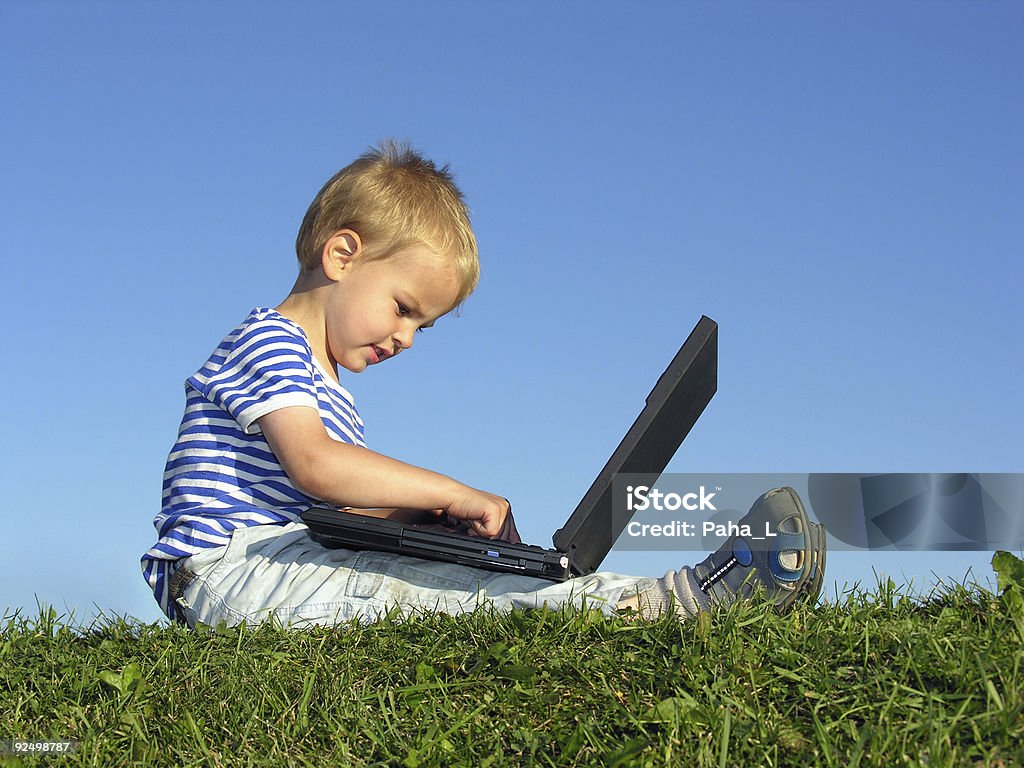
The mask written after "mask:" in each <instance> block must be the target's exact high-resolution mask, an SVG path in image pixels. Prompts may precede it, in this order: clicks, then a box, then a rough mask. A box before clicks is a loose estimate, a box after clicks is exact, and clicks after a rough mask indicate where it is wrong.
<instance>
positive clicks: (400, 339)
mask: <svg viewBox="0 0 1024 768" xmlns="http://www.w3.org/2000/svg"><path fill="white" fill-rule="evenodd" d="M415 333H416V332H415V331H413V330H408V329H404V328H403V329H402V330H400V331H399V332H398V333H396V334H395V335H394V337H393V341H394V342H395V352H396V353H397V352H398V350H400V349H408V348H409V347H411V346H412V341H413V338H414V337H415Z"/></svg>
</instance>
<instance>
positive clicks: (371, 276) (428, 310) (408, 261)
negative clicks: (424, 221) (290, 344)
mask: <svg viewBox="0 0 1024 768" xmlns="http://www.w3.org/2000/svg"><path fill="white" fill-rule="evenodd" d="M458 291H459V284H458V278H457V276H456V271H455V267H454V266H453V265H452V264H451V261H450V260H449V259H446V258H444V257H442V256H438V255H436V254H435V253H434V252H433V251H431V250H429V249H428V248H426V247H425V246H413V247H410V248H406V249H404V250H401V251H399V252H398V253H396V254H394V255H393V256H389V257H388V258H386V259H382V260H379V261H363V260H361V259H360V257H359V255H358V254H357V255H356V256H355V257H354V258H353V259H352V260H351V261H350V262H349V263H348V264H346V265H345V267H344V269H342V270H340V272H339V273H338V275H337V279H336V280H335V282H334V285H333V286H332V287H331V293H330V295H329V298H328V301H327V307H326V318H325V320H326V332H327V352H328V354H329V356H330V358H331V360H332V361H333V362H334V363H336V364H337V365H340V366H342V367H343V368H345V369H346V370H348V371H351V372H352V373H360V372H361V371H364V370H366V367H367V366H368V365H374V364H376V363H379V362H382V361H384V360H387V359H388V358H390V357H394V356H395V355H397V354H398V353H399V352H401V351H402V350H403V349H408V348H409V347H411V346H412V343H413V336H414V335H415V334H416V332H417V331H418V330H419V329H420V328H423V327H427V326H430V325H432V324H433V322H434V321H435V320H436V319H437V318H439V317H441V315H444V314H446V313H448V312H450V311H451V309H452V307H454V306H455V301H456V298H457V297H458Z"/></svg>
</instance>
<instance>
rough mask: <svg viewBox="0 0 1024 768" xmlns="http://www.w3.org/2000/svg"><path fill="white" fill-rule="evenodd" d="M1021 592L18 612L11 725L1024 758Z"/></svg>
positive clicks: (164, 755) (783, 755)
mask: <svg viewBox="0 0 1024 768" xmlns="http://www.w3.org/2000/svg"><path fill="white" fill-rule="evenodd" d="M1018 562H1019V561H1018ZM1001 586H1002V584H1001ZM1016 591H1019V590H1018V588H1017V587H1015V586H1013V585H1011V586H1009V587H1007V589H1005V590H1004V594H1003V595H1002V596H1001V597H997V596H995V595H993V594H991V593H989V592H987V591H985V590H982V589H980V588H977V587H967V586H958V585H952V586H947V587H944V588H942V589H941V590H940V591H938V592H936V593H933V594H932V595H931V596H929V597H928V598H925V599H912V598H910V597H908V596H906V595H903V594H900V593H899V592H898V591H897V590H895V588H894V587H893V585H892V583H891V582H888V583H884V584H880V585H879V586H878V588H877V590H876V591H874V592H873V593H870V594H869V593H865V592H861V591H854V592H851V593H849V594H847V595H845V596H843V597H842V599H840V600H838V601H837V602H835V603H832V604H827V605H823V606H822V605H819V606H799V607H797V608H796V609H795V610H794V611H792V612H790V613H789V614H787V615H785V616H778V615H776V614H775V613H774V612H773V611H772V610H771V608H770V607H769V606H768V605H766V604H764V603H760V602H754V603H747V604H742V605H736V606H733V607H731V608H729V609H726V610H721V611H718V612H716V613H714V614H712V615H704V616H701V617H699V618H698V619H695V620H691V621H686V622H679V621H675V620H673V619H671V618H662V619H658V620H655V621H640V620H636V619H633V618H631V617H626V616H621V617H612V618H608V617H604V616H602V615H601V614H600V613H598V612H596V611H590V612H588V611H581V610H557V611H554V610H536V611H530V612H515V613H511V614H505V615H499V614H494V613H492V612H489V611H483V610H481V611H477V612H475V613H472V614H469V615H465V616H459V617H449V616H444V615H438V614H426V615H419V616H415V617H411V618H400V617H398V616H397V615H396V616H393V617H390V618H388V619H386V620H382V621H379V622H377V623H375V624H372V625H368V626H362V625H358V624H353V625H347V626H344V627H341V628H337V629H315V630H285V629H282V628H279V627H273V626H270V625H263V626H259V627H249V628H246V627H243V628H239V629H225V628H221V629H219V630H211V629H201V630H199V631H188V630H184V629H181V628H178V627H169V626H167V625H164V624H152V625H146V624H141V623H138V622H134V621H132V620H128V619H120V618H119V619H106V620H104V621H103V622H102V623H100V624H98V625H95V626H92V627H90V628H87V629H80V628H79V629H76V628H72V627H69V626H67V625H66V624H65V623H62V621H61V620H60V618H59V617H57V616H56V614H55V613H54V612H52V611H49V612H45V611H44V612H42V613H41V614H40V615H39V616H38V617H35V618H33V619H31V620H29V619H25V618H22V617H20V616H14V617H10V616H8V617H6V618H5V619H4V622H3V624H2V625H0V739H4V738H27V739H77V740H80V742H81V745H80V748H79V750H78V752H77V753H76V754H73V755H64V756H61V757H50V758H47V759H46V762H47V764H60V765H68V766H71V765H102V766H106V765H125V764H146V765H150V764H151V765H169V766H171V765H173V766H189V765H196V766H199V765H202V766H220V765H275V766H277V765H301V766H307V765H308V766H314V765H315V766H320V765H330V764H335V765H353V766H370V765H398V766H407V767H408V768H416V766H431V765H445V766H455V765H466V766H504V765H559V766H561V765H580V766H591V765H593V766H618V765H628V766H633V765H652V766H661V765H685V766H740V765H742V766H760V765H793V766H815V765H825V766H831V765H836V766H893V765H921V766H925V765H927V766H999V767H1000V768H1003V767H1004V766H1016V765H1024V644H1022V641H1024V609H1022V601H1020V600H1017V598H1014V599H1013V600H1010V599H1008V595H1009V596H1010V597H1013V594H1014V593H1015V592H1016ZM1017 597H1018V598H1019V595H1017ZM39 762H41V760H40V759H39V758H28V759H22V758H0V765H19V764H25V765H29V764H37V763H39Z"/></svg>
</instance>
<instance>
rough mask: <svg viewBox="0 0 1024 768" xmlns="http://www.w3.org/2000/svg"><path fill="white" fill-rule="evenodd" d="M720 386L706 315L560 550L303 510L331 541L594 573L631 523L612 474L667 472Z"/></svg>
mask: <svg viewBox="0 0 1024 768" xmlns="http://www.w3.org/2000/svg"><path fill="white" fill-rule="evenodd" d="M717 389H718V324H717V323H716V322H715V321H714V320H712V319H710V318H709V317H706V316H702V317H701V319H700V320H699V321H698V322H697V325H696V326H695V327H694V328H693V330H692V331H691V332H690V335H689V336H688V337H687V338H686V341H684V342H683V345H682V347H680V348H679V351H678V352H677V353H676V355H675V357H673V358H672V362H671V363H669V365H668V367H667V368H666V369H665V372H664V373H663V374H662V375H661V377H660V378H659V379H658V381H657V383H656V384H655V385H654V388H653V389H652V390H651V392H650V394H649V395H648V396H647V400H646V404H645V405H644V408H643V410H642V411H641V412H640V415H639V416H638V417H637V419H636V421H634V422H633V426H631V427H630V428H629V430H628V431H627V432H626V434H625V436H624V437H623V438H622V440H621V442H620V443H619V445H618V447H616V449H615V450H614V451H613V452H612V455H611V457H610V458H609V459H608V461H607V462H606V463H605V465H604V467H603V468H602V469H601V471H600V472H599V473H598V474H597V477H596V478H595V479H594V482H593V483H592V484H591V486H590V488H589V490H587V492H586V493H585V494H584V495H583V498H582V499H581V500H580V503H579V504H578V505H577V506H576V509H575V510H574V511H573V512H572V514H571V515H570V516H569V518H568V519H567V520H566V522H565V524H564V525H563V526H562V527H561V528H560V529H559V530H558V531H557V532H556V533H555V535H554V536H553V537H552V543H553V545H554V548H545V547H540V546H534V545H530V544H513V543H511V542H507V541H502V540H496V539H487V538H483V537H481V536H476V535H469V534H464V533H458V532H455V531H453V529H452V528H451V527H447V526H444V525H438V524H432V523H427V524H412V523H404V522H399V521H396V520H388V519H386V518H376V517H367V516H366V515H360V514H357V513H354V512H342V511H340V510H338V509H337V508H335V507H327V506H315V507H312V508H310V509H308V510H306V511H305V512H303V513H302V514H301V518H302V521H303V522H304V523H305V524H306V525H307V526H308V528H309V534H310V536H312V537H313V539H314V540H316V541H318V542H319V543H321V544H322V545H323V546H326V547H330V548H344V549H372V550H383V551H385V552H397V553H400V554H403V555H410V556H412V557H420V558H425V559H428V560H442V561H446V562H452V563H460V564H462V565H469V566H473V567H475V568H484V569H487V570H491V571H505V572H511V573H520V574H523V575H528V576H536V577H540V578H543V579H549V580H551V581H565V580H566V579H570V578H573V577H575V576H582V575H584V574H588V573H593V572H594V571H596V570H597V568H598V567H599V566H600V565H601V562H602V561H603V560H604V558H605V556H606V555H607V554H608V552H609V550H611V548H612V545H613V544H614V543H615V540H616V539H617V538H618V537H619V534H621V533H622V531H623V529H624V528H625V527H626V525H627V524H628V523H629V519H630V518H629V516H628V515H624V514H621V512H620V514H613V511H612V480H613V478H614V477H615V475H617V474H620V473H649V474H654V475H660V474H661V472H662V471H663V470H664V469H665V466H666V465H667V464H668V462H669V460H670V459H671V458H672V456H673V455H675V452H676V450H677V449H678V448H679V446H680V444H681V443H682V442H683V439H684V438H685V437H686V435H687V434H689V432H690V429H691V428H692V427H693V425H694V424H695V423H696V422H697V419H698V418H699V417H700V415H701V413H703V412H704V408H705V407H706V406H707V404H708V403H709V402H710V401H711V398H712V396H714V394H715V392H716V390H717Z"/></svg>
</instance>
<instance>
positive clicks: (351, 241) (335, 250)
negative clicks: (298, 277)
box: [320, 229, 363, 280]
mask: <svg viewBox="0 0 1024 768" xmlns="http://www.w3.org/2000/svg"><path fill="white" fill-rule="evenodd" d="M362 249H363V241H362V240H361V239H360V238H359V234H358V233H356V232H353V231H352V230H351V229H342V230H340V231H338V232H335V233H334V234H333V235H331V236H330V237H329V238H328V239H327V242H326V243H324V250H323V253H322V254H320V260H321V263H322V264H323V268H324V274H325V275H327V277H328V278H329V279H331V280H338V279H340V278H341V275H342V274H343V273H344V272H345V270H346V269H348V268H349V265H350V264H351V263H352V259H354V258H355V257H356V256H358V255H359V253H360V251H362Z"/></svg>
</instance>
